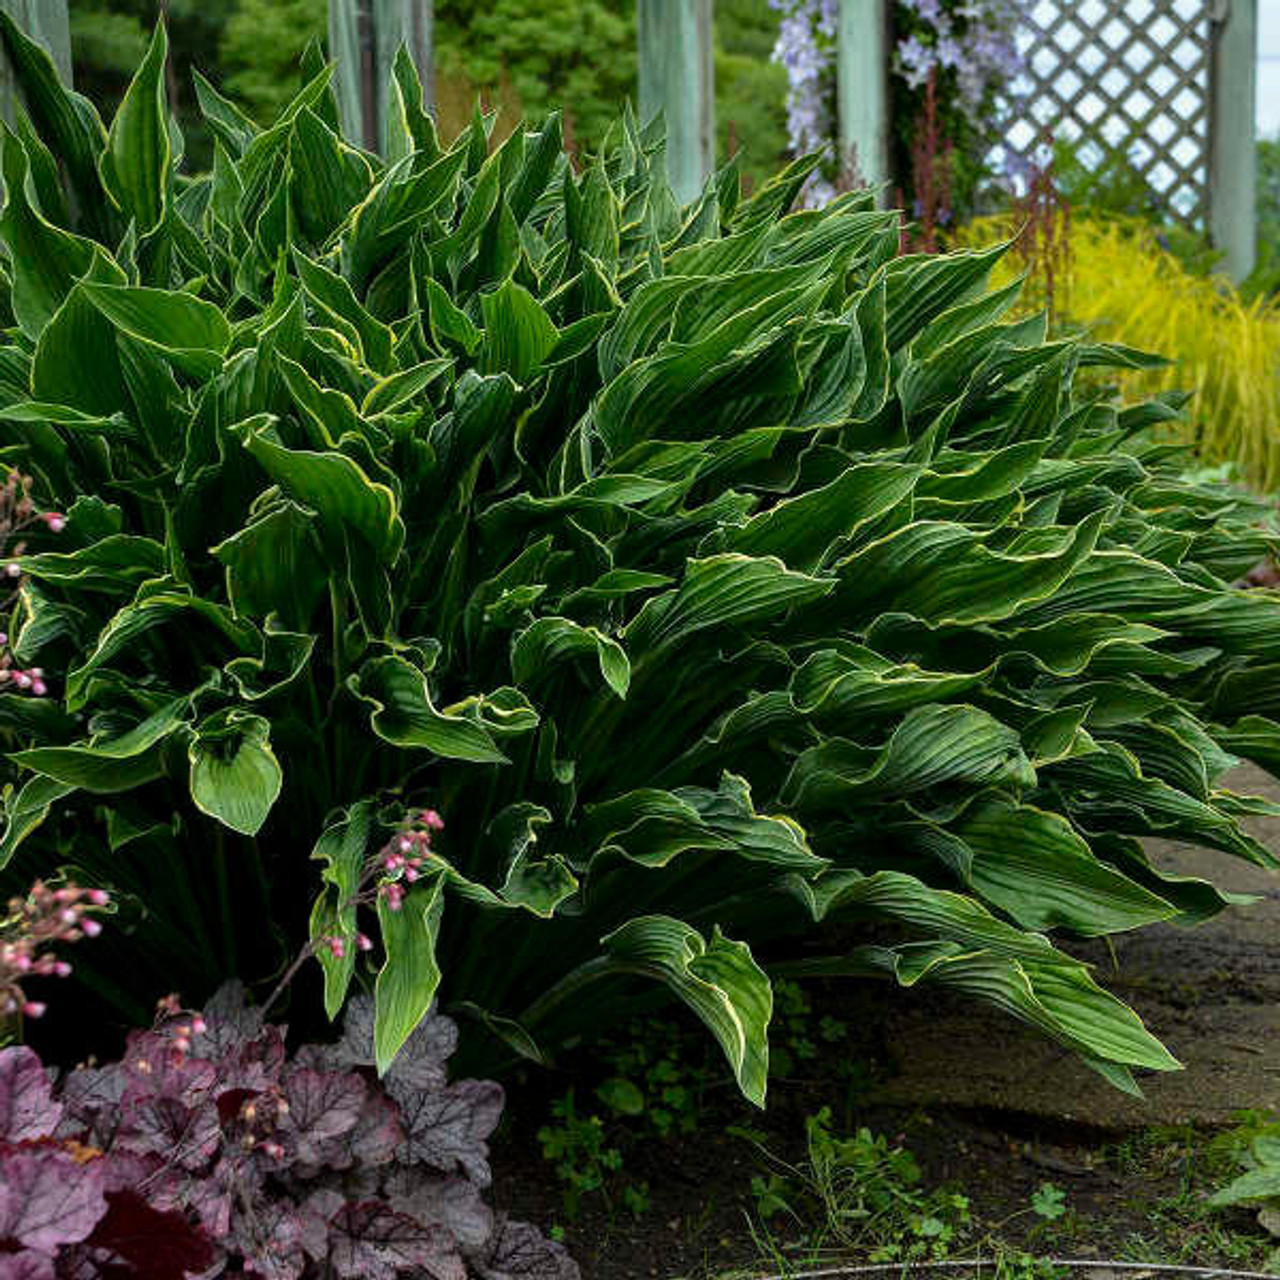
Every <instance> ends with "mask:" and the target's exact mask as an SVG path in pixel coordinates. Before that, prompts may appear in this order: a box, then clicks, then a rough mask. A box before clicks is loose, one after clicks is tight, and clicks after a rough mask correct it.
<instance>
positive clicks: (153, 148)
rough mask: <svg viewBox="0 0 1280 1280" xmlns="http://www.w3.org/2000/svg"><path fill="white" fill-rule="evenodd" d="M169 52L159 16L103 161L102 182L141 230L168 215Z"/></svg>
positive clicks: (146, 229) (119, 112)
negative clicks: (166, 91)
mask: <svg viewBox="0 0 1280 1280" xmlns="http://www.w3.org/2000/svg"><path fill="white" fill-rule="evenodd" d="M168 56H169V38H168V35H167V34H166V32H165V25H164V23H163V22H159V23H157V24H156V29H155V34H154V35H153V36H152V37H151V44H150V46H149V47H148V49H147V54H146V57H145V58H143V60H142V65H141V66H140V67H139V68H138V70H137V72H136V74H135V75H134V77H133V80H132V81H131V82H130V84H129V87H128V89H127V90H126V91H125V95H124V99H123V101H122V102H121V103H120V106H119V108H118V109H117V110H116V117H115V119H114V120H113V121H112V123H111V132H110V134H109V135H108V138H107V147H106V150H105V151H104V152H103V153H102V159H101V161H100V170H101V174H102V185H103V186H104V187H105V188H106V190H107V193H108V194H109V195H110V196H111V198H112V200H114V201H115V203H116V205H117V206H118V207H119V208H120V209H121V211H122V212H123V213H124V215H125V217H126V218H128V219H131V220H132V222H133V223H134V225H135V226H136V228H137V231H138V234H139V235H146V234H147V233H148V232H149V231H151V230H153V229H154V228H155V227H156V226H157V225H158V224H159V223H160V222H161V220H162V219H163V218H164V216H165V211H166V209H167V208H168V202H169V188H170V185H171V183H172V181H173V178H172V174H171V172H170V168H169V164H170V160H171V158H172V149H171V141H170V137H169V110H168V103H167V101H166V98H165V62H166V60H167V59H168Z"/></svg>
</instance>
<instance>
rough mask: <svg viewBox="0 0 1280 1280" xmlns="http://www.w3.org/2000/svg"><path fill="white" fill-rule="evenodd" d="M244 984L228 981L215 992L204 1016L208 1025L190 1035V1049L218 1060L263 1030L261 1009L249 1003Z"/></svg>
mask: <svg viewBox="0 0 1280 1280" xmlns="http://www.w3.org/2000/svg"><path fill="white" fill-rule="evenodd" d="M248 1001H249V998H248V994H247V993H246V991H245V989H244V986H243V984H241V983H239V982H227V983H224V984H223V985H222V986H220V987H219V988H218V990H217V991H216V992H214V994H213V997H212V998H211V999H210V1001H209V1003H208V1004H206V1005H205V1007H204V1010H203V1012H202V1014H201V1016H202V1017H203V1018H204V1027H205V1029H204V1030H203V1031H202V1032H201V1033H200V1034H199V1035H197V1036H192V1037H191V1052H192V1053H193V1054H195V1055H196V1056H197V1057H200V1058H208V1059H210V1060H211V1061H214V1062H216V1061H217V1060H218V1059H219V1058H223V1057H225V1056H226V1055H227V1054H229V1053H233V1052H237V1051H239V1050H240V1049H242V1048H243V1047H244V1046H245V1045H246V1044H247V1043H249V1042H250V1041H253V1040H256V1039H257V1038H258V1036H260V1035H261V1034H262V1030H263V1027H264V1025H265V1024H264V1023H263V1021H262V1013H261V1012H260V1011H259V1010H258V1009H255V1008H254V1007H253V1006H252V1005H250V1004H249V1002H248Z"/></svg>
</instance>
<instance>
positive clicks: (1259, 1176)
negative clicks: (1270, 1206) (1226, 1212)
mask: <svg viewBox="0 0 1280 1280" xmlns="http://www.w3.org/2000/svg"><path fill="white" fill-rule="evenodd" d="M1277 1195H1280V1164H1275V1163H1268V1164H1263V1165H1260V1166H1259V1167H1258V1168H1256V1169H1250V1170H1248V1171H1247V1172H1245V1173H1242V1174H1241V1175H1240V1176H1239V1177H1238V1178H1236V1179H1234V1181H1232V1182H1229V1183H1228V1184H1227V1185H1226V1186H1225V1187H1223V1188H1222V1189H1221V1190H1219V1191H1215V1192H1214V1193H1213V1195H1212V1196H1210V1197H1209V1203H1210V1204H1212V1205H1231V1204H1243V1203H1245V1202H1247V1201H1249V1200H1269V1199H1271V1198H1272V1197H1273V1196H1277Z"/></svg>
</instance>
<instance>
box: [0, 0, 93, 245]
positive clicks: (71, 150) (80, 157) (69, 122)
mask: <svg viewBox="0 0 1280 1280" xmlns="http://www.w3.org/2000/svg"><path fill="white" fill-rule="evenodd" d="M0 40H3V42H4V52H5V55H6V57H7V58H8V60H9V64H10V66H11V67H12V68H13V71H14V74H15V75H16V77H17V80H18V83H19V85H20V86H21V89H22V99H23V104H24V106H25V107H26V110H27V111H28V112H29V114H30V116H31V121H32V123H33V124H34V125H35V128H36V131H37V132H38V133H39V134H40V137H41V139H42V140H43V141H44V144H45V145H46V146H47V147H48V148H49V150H50V151H51V152H52V153H53V154H54V155H55V156H57V157H58V159H59V161H60V162H61V163H62V164H63V165H65V166H66V170H67V174H68V177H69V178H70V180H71V185H72V187H73V189H74V190H75V193H76V197H77V199H78V200H79V202H80V204H81V207H82V208H83V210H84V211H85V213H86V215H87V217H88V218H89V219H90V220H91V221H93V222H95V223H97V224H98V225H97V231H99V232H104V231H106V230H107V228H106V226H104V225H102V223H103V220H102V218H101V213H100V211H99V210H97V209H96V208H95V206H96V205H97V204H99V203H100V201H99V200H98V197H99V196H100V194H101V187H100V186H99V182H98V157H99V156H100V155H101V154H102V152H103V150H104V148H105V147H106V145H107V131H106V130H105V129H104V128H103V127H102V121H101V119H100V118H99V116H98V112H97V110H96V109H95V108H94V106H93V104H92V103H91V102H90V101H89V100H88V99H87V98H84V97H82V96H81V95H80V94H78V93H73V92H72V91H71V90H69V89H67V88H66V87H65V86H64V85H63V83H62V78H61V77H60V76H59V74H58V70H57V68H56V67H55V66H54V64H53V59H52V58H50V56H49V53H48V50H46V49H45V47H44V46H43V45H42V44H41V43H40V42H39V41H38V40H32V39H31V37H30V36H28V35H27V33H26V32H25V31H23V30H22V28H21V27H20V26H19V25H18V24H17V23H16V22H15V21H14V20H13V18H12V17H11V16H10V14H9V13H7V12H6V11H4V10H2V9H0ZM7 182H8V178H7V177H6V183H7ZM10 190H12V187H10Z"/></svg>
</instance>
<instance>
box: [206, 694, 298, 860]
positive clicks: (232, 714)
mask: <svg viewBox="0 0 1280 1280" xmlns="http://www.w3.org/2000/svg"><path fill="white" fill-rule="evenodd" d="M187 758H188V759H189V760H190V762H191V798H192V800H194V801H195V804H196V808H197V809H200V810H201V811H202V812H204V813H207V814H209V816H210V817H213V818H217V819H218V821H219V822H221V823H222V824H223V825H224V826H227V827H230V828H231V830H232V831H238V832H240V833H241V834H242V835H246V836H253V835H257V834H258V831H259V830H260V829H261V827H262V824H263V823H264V822H266V820H267V815H268V814H269V813H270V812H271V806H272V805H273V804H275V802H276V798H277V797H278V796H279V794H280V788H281V786H282V785H283V781H284V775H283V774H282V773H281V771H280V763H279V761H278V760H277V759H276V757H275V753H274V752H273V751H272V750H271V722H270V721H269V720H265V719H263V717H262V716H256V715H250V714H249V713H248V712H245V711H240V710H238V709H236V708H231V709H229V710H227V711H219V712H216V713H215V714H214V715H212V716H208V717H206V718H205V719H204V720H202V721H201V722H200V723H199V724H197V725H196V726H195V734H194V736H193V737H192V739H191V741H190V742H189V743H188V745H187Z"/></svg>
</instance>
